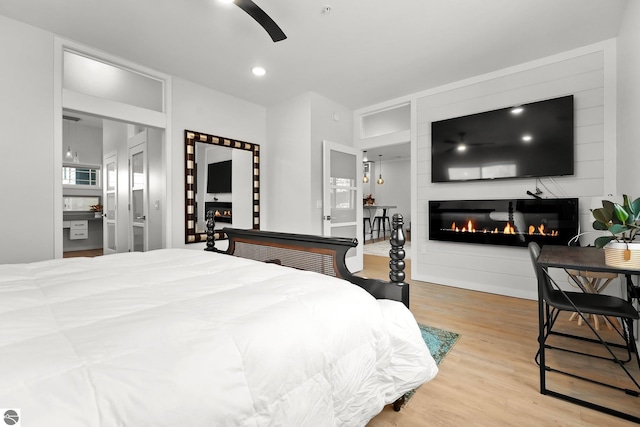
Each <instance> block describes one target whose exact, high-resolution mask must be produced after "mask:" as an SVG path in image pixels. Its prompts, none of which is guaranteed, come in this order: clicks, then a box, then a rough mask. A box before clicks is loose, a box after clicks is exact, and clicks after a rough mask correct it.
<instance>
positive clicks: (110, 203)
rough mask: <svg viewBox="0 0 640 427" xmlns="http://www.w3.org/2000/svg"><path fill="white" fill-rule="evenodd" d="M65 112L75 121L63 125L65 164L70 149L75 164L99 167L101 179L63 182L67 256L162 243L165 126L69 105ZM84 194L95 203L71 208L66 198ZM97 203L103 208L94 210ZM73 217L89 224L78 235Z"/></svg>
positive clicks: (80, 223)
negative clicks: (73, 234)
mask: <svg viewBox="0 0 640 427" xmlns="http://www.w3.org/2000/svg"><path fill="white" fill-rule="evenodd" d="M65 117H73V118H74V122H73V123H74V125H73V126H66V127H65V129H64V138H63V140H64V145H63V147H64V149H63V165H67V164H68V163H67V159H66V158H65V157H66V153H67V151H69V150H70V151H71V152H72V153H73V160H72V161H71V162H73V161H77V163H71V164H72V165H80V166H87V167H90V168H91V169H92V170H95V171H96V175H97V184H98V185H97V186H96V187H95V188H89V187H87V186H83V185H80V186H71V185H66V184H65V185H63V199H64V200H65V203H64V205H63V257H65V258H66V257H73V256H98V255H102V254H105V255H108V254H113V253H117V252H128V251H136V250H137V251H140V250H150V249H159V248H160V247H162V224H163V212H162V211H161V210H160V205H161V200H162V197H163V194H162V190H161V189H162V182H155V181H157V180H158V178H159V177H161V176H162V175H163V170H164V163H163V154H162V141H163V134H164V131H163V130H160V129H155V128H147V127H143V126H139V125H134V124H131V123H123V122H119V121H114V120H110V119H108V118H105V117H98V116H92V115H87V114H81V113H77V112H70V111H65ZM150 176H153V178H152V179H150V178H149V177H150ZM85 198H88V199H89V200H91V205H90V204H89V203H85V204H84V205H78V204H76V205H74V206H70V209H67V208H66V207H67V203H66V201H68V200H71V201H76V200H83V199H85ZM150 201H151V202H150ZM150 203H151V206H150ZM92 205H99V208H100V209H96V211H95V212H94V210H93V209H91V206H92ZM72 219H76V220H79V221H81V222H79V223H78V224H76V225H77V226H80V227H82V226H83V225H84V227H85V230H86V231H85V234H84V236H82V237H81V238H78V239H75V240H74V241H71V240H70V239H69V237H70V233H71V229H70V228H69V226H70V225H74V224H73V223H71V224H70V223H69V221H70V220H72ZM150 232H151V233H150ZM149 234H151V235H152V238H151V239H149V237H148V236H149Z"/></svg>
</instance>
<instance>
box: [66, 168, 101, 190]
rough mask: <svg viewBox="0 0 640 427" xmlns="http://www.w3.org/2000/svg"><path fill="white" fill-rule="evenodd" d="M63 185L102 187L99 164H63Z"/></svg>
mask: <svg viewBox="0 0 640 427" xmlns="http://www.w3.org/2000/svg"><path fill="white" fill-rule="evenodd" d="M62 185H71V186H86V187H94V188H99V187H100V168H99V167H98V166H63V167H62Z"/></svg>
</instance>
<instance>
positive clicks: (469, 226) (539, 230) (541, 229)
mask: <svg viewBox="0 0 640 427" xmlns="http://www.w3.org/2000/svg"><path fill="white" fill-rule="evenodd" d="M450 230H451V231H455V232H456V233H466V232H469V233H476V232H477V231H478V230H477V229H476V225H475V224H474V222H473V220H472V219H470V220H468V221H467V223H466V224H465V225H464V226H463V227H462V229H460V227H459V226H457V225H456V223H455V221H454V222H452V223H451V228H450ZM480 232H481V233H491V234H500V233H502V234H508V235H515V234H517V232H516V228H515V227H514V226H513V225H512V224H511V223H510V222H507V223H506V224H505V226H504V228H503V229H502V231H500V229H499V228H498V227H496V228H494V229H493V230H491V229H487V228H483V229H481V230H480ZM522 233H523V234H524V233H525V232H524V231H522ZM527 233H528V234H529V235H530V236H533V235H536V234H538V235H540V236H550V237H557V236H558V235H559V232H558V230H549V229H548V228H547V227H546V226H545V225H544V224H540V225H538V226H535V225H529V226H528V230H527Z"/></svg>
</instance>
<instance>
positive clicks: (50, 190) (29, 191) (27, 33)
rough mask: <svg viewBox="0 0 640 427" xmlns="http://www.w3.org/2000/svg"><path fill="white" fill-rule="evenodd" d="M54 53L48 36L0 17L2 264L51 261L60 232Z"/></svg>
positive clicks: (0, 255) (0, 247) (0, 239)
mask: <svg viewBox="0 0 640 427" xmlns="http://www.w3.org/2000/svg"><path fill="white" fill-rule="evenodd" d="M52 50H53V35H51V34H50V33H46V32H44V31H41V30H38V29H36V28H33V27H30V26H27V25H24V24H21V23H19V22H17V21H13V20H10V19H7V18H5V17H4V16H0V58H2V66H0V94H2V96H0V147H1V148H0V149H1V150H2V153H1V155H0V196H1V198H2V202H1V203H2V209H0V236H1V237H0V263H10V262H27V261H39V260H44V259H49V258H53V254H54V248H53V235H54V226H58V227H60V228H62V224H54V221H53V215H52V206H53V194H54V185H53V182H52V181H51V177H52V176H53V162H52V159H53V156H54V150H53V131H54V130H53V129H54V127H53V123H54V122H53V55H52ZM55 155H56V156H58V155H59V153H58V152H56V153H55Z"/></svg>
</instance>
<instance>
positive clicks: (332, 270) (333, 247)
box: [205, 212, 409, 307]
mask: <svg viewBox="0 0 640 427" xmlns="http://www.w3.org/2000/svg"><path fill="white" fill-rule="evenodd" d="M210 213H211V212H209V213H208V216H207V229H208V230H207V247H206V249H205V250H206V251H212V252H222V253H226V254H228V255H234V256H239V257H242V258H249V259H254V260H257V261H263V262H272V263H276V264H280V265H284V266H287V267H293V268H298V269H301V270H308V271H314V272H316V273H321V274H326V275H328V276H334V277H339V278H342V279H345V280H348V281H350V282H351V283H354V284H356V285H358V286H360V287H362V288H364V289H365V290H367V291H368V292H369V293H370V294H372V295H373V296H374V297H375V298H378V299H391V300H395V301H400V302H402V303H404V304H405V305H406V306H407V307H409V284H408V283H404V279H405V274H404V267H405V264H404V256H405V253H404V249H403V245H404V243H405V239H404V232H403V227H402V226H403V224H404V221H403V218H402V215H400V214H395V215H394V216H393V221H392V232H391V239H390V247H389V248H390V251H389V255H390V257H391V261H390V263H389V265H390V267H391V271H390V273H389V278H390V279H391V281H389V282H386V281H384V280H378V279H368V278H364V277H360V276H354V275H353V274H351V272H350V271H349V269H348V268H347V266H346V264H345V259H346V254H347V251H348V250H349V249H351V248H353V247H355V246H357V245H358V240H357V239H348V238H338V237H322V236H313V235H307V234H292V233H277V232H271V231H260V230H241V229H237V228H223V229H222V232H223V233H224V234H226V236H227V237H228V238H229V247H228V249H227V250H226V251H219V250H218V249H216V247H215V239H214V237H213V236H214V235H215V233H214V232H213V228H214V226H215V224H214V222H213V216H212V215H209V214H210Z"/></svg>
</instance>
